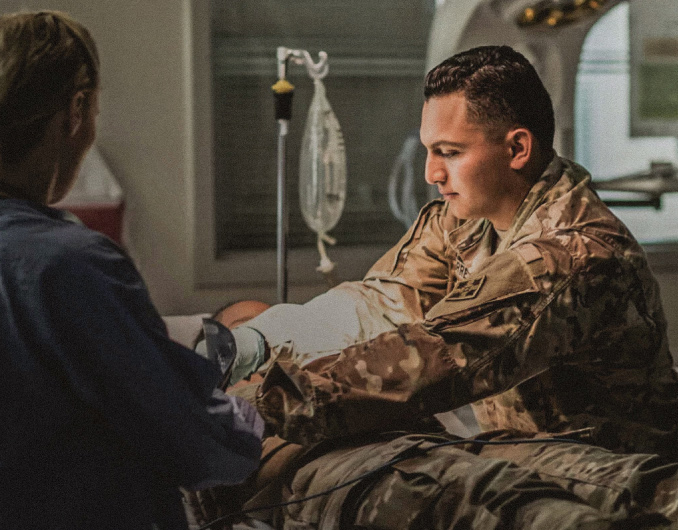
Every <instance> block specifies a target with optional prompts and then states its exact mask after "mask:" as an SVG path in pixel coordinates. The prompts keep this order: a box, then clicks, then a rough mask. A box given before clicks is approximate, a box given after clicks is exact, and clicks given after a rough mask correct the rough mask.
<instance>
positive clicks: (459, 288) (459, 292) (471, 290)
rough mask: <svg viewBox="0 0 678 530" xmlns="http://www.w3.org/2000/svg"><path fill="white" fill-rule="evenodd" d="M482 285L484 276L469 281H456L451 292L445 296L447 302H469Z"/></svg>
mask: <svg viewBox="0 0 678 530" xmlns="http://www.w3.org/2000/svg"><path fill="white" fill-rule="evenodd" d="M483 283H485V276H476V277H475V278H471V279H469V280H461V281H458V282H457V283H456V285H455V286H454V289H452V292H451V293H450V294H448V295H447V300H470V299H471V298H475V297H476V296H478V293H479V292H480V288H481V287H482V286H483Z"/></svg>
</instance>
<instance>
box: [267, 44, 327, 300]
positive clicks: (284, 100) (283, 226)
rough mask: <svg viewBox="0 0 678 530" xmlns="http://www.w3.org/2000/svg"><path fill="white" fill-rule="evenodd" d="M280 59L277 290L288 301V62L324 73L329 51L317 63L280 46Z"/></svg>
mask: <svg viewBox="0 0 678 530" xmlns="http://www.w3.org/2000/svg"><path fill="white" fill-rule="evenodd" d="M276 58H277V61H278V81H277V82H276V84H275V85H273V87H272V89H273V95H274V97H275V119H276V120H277V121H278V175H277V185H278V196H277V231H276V248H277V259H276V263H277V280H278V283H277V292H278V303H286V302H287V235H288V233H289V214H288V211H287V210H288V209H287V182H286V175H285V165H286V142H287V133H288V131H289V122H290V120H291V119H292V97H293V96H294V85H292V83H290V82H289V81H287V79H286V76H287V62H288V61H289V60H292V61H293V62H294V63H296V64H303V65H306V69H307V71H308V73H309V75H310V76H311V77H314V76H323V77H324V76H325V74H327V70H328V68H329V67H328V64H327V54H326V53H325V52H322V51H321V52H319V53H318V58H319V60H318V62H317V63H314V62H313V59H311V54H309V53H308V52H307V51H306V50H293V49H290V48H285V47H284V46H279V47H278V49H277V51H276Z"/></svg>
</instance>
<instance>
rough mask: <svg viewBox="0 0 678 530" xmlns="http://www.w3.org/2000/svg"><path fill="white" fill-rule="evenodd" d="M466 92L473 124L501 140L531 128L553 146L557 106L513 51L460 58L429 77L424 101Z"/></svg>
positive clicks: (495, 49)
mask: <svg viewBox="0 0 678 530" xmlns="http://www.w3.org/2000/svg"><path fill="white" fill-rule="evenodd" d="M457 92H459V93H462V94H463V95H464V97H465V98H466V102H467V111H468V114H469V119H471V120H474V121H475V122H476V123H478V124H481V125H483V126H485V127H486V131H487V133H488V135H489V136H494V135H497V136H501V135H503V134H505V132H506V131H508V130H509V129H510V128H512V127H525V128H526V129H528V130H530V131H531V132H532V134H534V136H535V138H536V139H537V141H538V142H539V145H540V148H541V149H543V150H550V149H551V148H552V147H553V134H554V130H555V120H554V116H553V104H552V103H551V97H550V96H549V93H548V92H547V91H546V88H545V87H544V84H543V83H542V81H541V79H540V78H539V75H538V74H537V71H536V70H535V69H534V67H533V66H532V64H530V62H529V61H528V60H527V59H526V58H525V56H523V55H522V54H520V53H519V52H517V51H515V50H514V49H513V48H511V47H509V46H480V47H477V48H472V49H470V50H467V51H464V52H461V53H458V54H456V55H454V56H452V57H450V58H449V59H446V60H445V61H443V62H442V63H440V64H439V65H438V66H436V67H435V68H433V69H432V70H431V71H430V72H429V73H428V74H427V75H426V81H425V86H424V98H425V99H426V100H427V101H428V100H429V99H430V98H434V97H437V96H443V95H446V94H453V93H457Z"/></svg>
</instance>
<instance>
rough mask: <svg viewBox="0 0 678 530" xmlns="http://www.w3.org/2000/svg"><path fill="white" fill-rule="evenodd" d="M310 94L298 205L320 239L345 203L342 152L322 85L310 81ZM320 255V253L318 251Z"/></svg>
mask: <svg viewBox="0 0 678 530" xmlns="http://www.w3.org/2000/svg"><path fill="white" fill-rule="evenodd" d="M313 83H314V93H313V100H312V101H311V106H310V108H309V111H308V118H307V119H306V125H305V128H304V136H303V139H302V143H301V153H300V156H299V202H300V206H301V213H302V214H303V216H304V221H306V224H307V225H308V227H309V228H310V229H311V230H313V231H314V232H316V233H317V234H318V239H319V243H318V245H319V247H320V246H322V243H321V242H320V241H321V240H325V241H327V242H331V238H328V237H327V232H329V231H330V230H332V228H334V227H335V225H336V224H337V222H339V218H340V217H341V214H342V212H343V210H344V202H345V200H346V149H345V147H344V136H343V135H342V133H341V127H340V126H339V121H338V120H337V117H336V116H335V115H334V112H333V111H332V107H330V103H329V101H327V98H326V97H325V86H324V85H323V83H322V81H321V80H320V79H314V80H313ZM321 254H322V251H321Z"/></svg>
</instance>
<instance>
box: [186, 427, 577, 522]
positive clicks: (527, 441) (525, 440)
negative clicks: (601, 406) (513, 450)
mask: <svg viewBox="0 0 678 530" xmlns="http://www.w3.org/2000/svg"><path fill="white" fill-rule="evenodd" d="M535 443H573V444H580V445H588V444H587V443H586V442H582V441H581V440H573V439H569V438H515V439H513V440H468V439H462V440H447V441H445V442H440V443H437V444H434V445H432V446H430V447H426V448H425V449H421V450H422V451H423V452H425V453H427V452H429V451H431V450H432V449H438V448H439V447H445V446H449V445H465V444H481V445H516V444H535ZM414 447H415V448H419V445H416V446H414ZM408 449H410V450H411V449H413V447H410V448H408ZM406 452H407V450H406ZM410 458H413V456H412V455H411V454H403V455H400V456H397V457H395V458H392V459H391V460H389V461H388V462H386V463H385V464H382V465H380V466H379V467H376V468H374V469H371V470H370V471H366V472H365V473H363V474H362V475H359V476H357V477H355V478H352V479H350V480H347V481H346V482H342V483H341V484H338V485H336V486H333V487H331V488H329V489H327V490H324V491H320V492H318V493H314V494H313V495H309V496H308V497H303V498H301V499H296V500H293V501H286V502H281V503H277V504H270V505H268V506H256V507H254V508H248V509H247V510H240V511H238V512H233V513H228V514H226V515H222V516H221V517H219V518H218V519H215V520H214V521H212V522H210V523H207V524H206V525H204V526H201V527H200V528H198V530H209V529H210V528H212V526H214V525H215V524H217V523H221V522H224V521H226V520H227V519H232V518H234V517H237V516H240V515H245V514H247V513H250V512H258V511H261V510H272V509H274V508H283V507H285V506H290V505H292V504H299V503H302V502H306V501H310V500H313V499H317V498H318V497H322V496H324V495H329V494H330V493H334V492H335V491H337V490H340V489H342V488H345V487H346V486H350V485H351V484H355V483H356V482H360V481H361V480H363V479H366V478H367V477H370V476H372V475H374V474H376V473H379V472H381V471H383V470H385V469H387V468H389V467H391V466H392V465H393V464H397V463H399V462H402V461H404V460H409V459H410Z"/></svg>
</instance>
